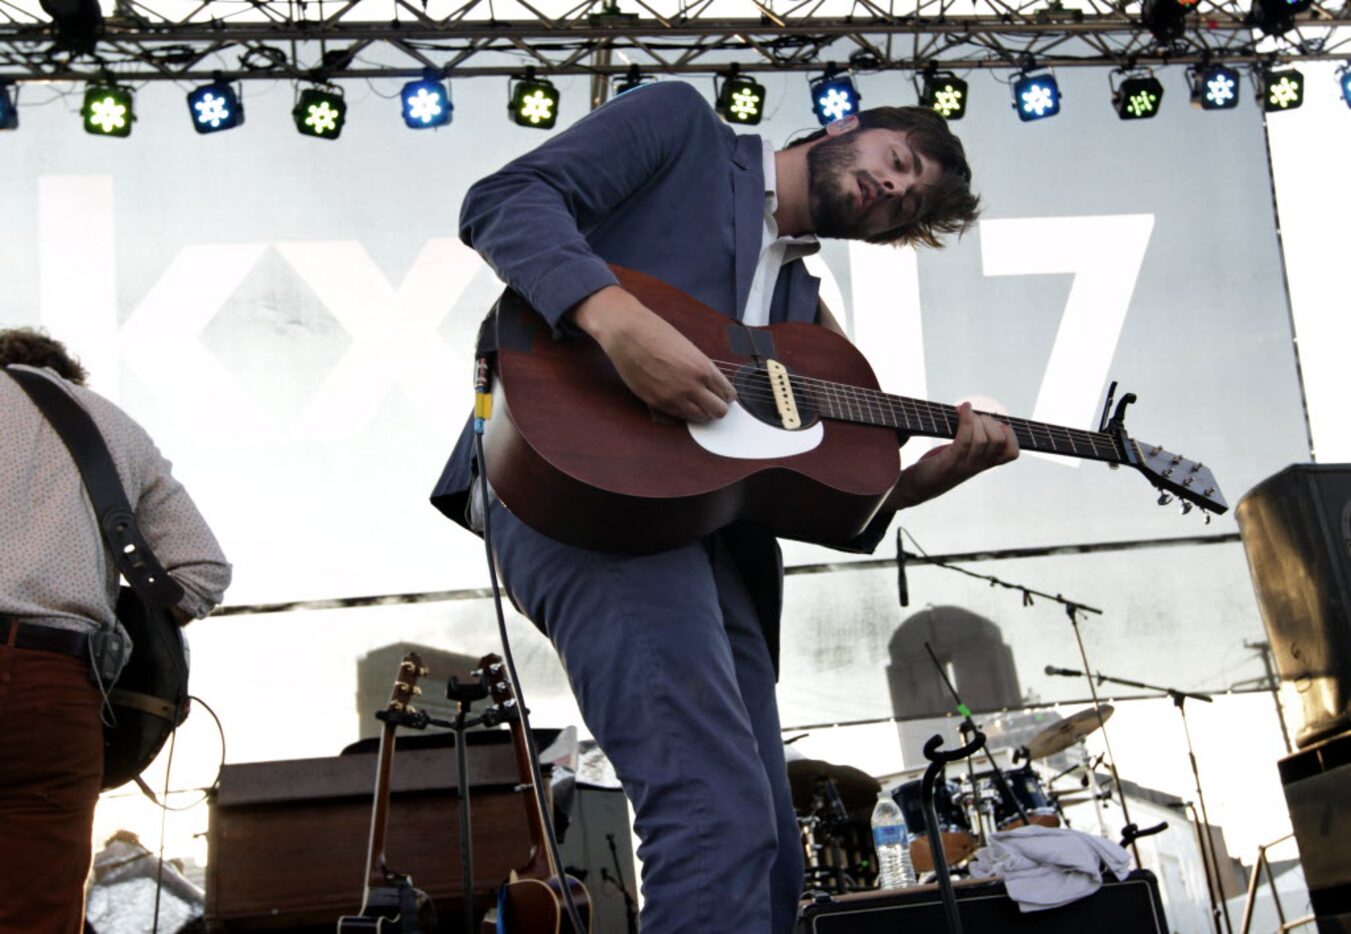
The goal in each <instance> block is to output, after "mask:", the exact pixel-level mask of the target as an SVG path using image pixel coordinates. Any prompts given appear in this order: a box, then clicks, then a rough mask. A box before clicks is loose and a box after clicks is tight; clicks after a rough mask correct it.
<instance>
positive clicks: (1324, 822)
mask: <svg viewBox="0 0 1351 934" xmlns="http://www.w3.org/2000/svg"><path fill="white" fill-rule="evenodd" d="M1278 765H1279V766H1280V772H1281V784H1282V785H1283V786H1284V788H1285V803H1286V805H1287V806H1288V807H1289V808H1290V826H1291V827H1292V828H1293V829H1294V831H1295V841H1296V842H1297V843H1298V844H1299V860H1300V865H1301V867H1302V868H1303V870H1304V881H1305V882H1306V883H1307V884H1308V886H1309V901H1310V902H1311V903H1312V905H1313V910H1314V915H1315V916H1316V917H1317V919H1318V931H1319V934H1348V932H1351V733H1343V734H1342V735H1341V736H1337V737H1334V738H1332V739H1328V740H1324V741H1323V742H1321V743H1316V744H1315V745H1313V746H1310V747H1309V748H1307V749H1302V750H1300V751H1299V752H1297V753H1295V754H1294V755H1292V756H1287V757H1286V758H1284V759H1282V760H1281V761H1280V762H1279V763H1278Z"/></svg>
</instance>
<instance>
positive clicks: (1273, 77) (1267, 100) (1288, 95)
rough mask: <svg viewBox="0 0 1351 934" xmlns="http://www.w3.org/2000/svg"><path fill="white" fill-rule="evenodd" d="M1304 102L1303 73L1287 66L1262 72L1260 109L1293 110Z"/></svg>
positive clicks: (1270, 111)
mask: <svg viewBox="0 0 1351 934" xmlns="http://www.w3.org/2000/svg"><path fill="white" fill-rule="evenodd" d="M1303 103H1304V75H1302V74H1300V73H1299V72H1298V71H1295V69H1293V68H1287V69H1285V70H1284V71H1263V72H1262V109H1263V110H1265V111H1266V112H1267V113H1273V112H1275V111H1278V110H1294V109H1295V108H1296V107H1298V106H1299V105H1300V104H1303Z"/></svg>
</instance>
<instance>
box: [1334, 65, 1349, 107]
mask: <svg viewBox="0 0 1351 934" xmlns="http://www.w3.org/2000/svg"><path fill="white" fill-rule="evenodd" d="M1337 80H1338V81H1339V82H1340V83H1341V86H1342V100H1344V101H1346V106H1348V107H1351V65H1348V66H1346V67H1344V68H1342V70H1341V71H1339V72H1338V73H1337Z"/></svg>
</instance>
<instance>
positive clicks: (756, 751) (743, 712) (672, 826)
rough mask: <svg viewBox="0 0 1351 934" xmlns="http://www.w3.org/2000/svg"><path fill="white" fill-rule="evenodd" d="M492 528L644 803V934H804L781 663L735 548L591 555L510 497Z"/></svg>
mask: <svg viewBox="0 0 1351 934" xmlns="http://www.w3.org/2000/svg"><path fill="white" fill-rule="evenodd" d="M491 522H492V528H491V534H492V539H493V547H494V552H495V554H496V557H497V563H498V566H499V567H500V568H501V571H502V577H503V580H504V581H505V583H506V587H507V589H508V591H509V593H510V594H511V598H512V600H513V602H514V603H515V604H516V606H517V607H518V608H519V609H520V610H521V611H522V612H523V613H524V614H525V615H526V616H527V617H529V618H530V619H531V620H532V621H533V622H534V623H535V624H536V625H537V626H539V627H540V628H541V629H543V630H544V631H545V632H546V633H547V634H548V636H549V638H550V639H551V640H552V641H553V643H554V646H555V647H556V648H557V650H558V654H559V656H560V657H561V658H562V661H563V667H564V669H565V670H566V671H567V675H568V680H569V682H570V683H571V685H572V690H573V693H574V694H575V695H576V697H577V702H578V705H579V706H580V708H581V711H582V717H583V719H584V720H585V721H586V725H587V727H588V728H589V729H590V730H591V733H592V735H593V736H595V738H596V741H597V742H598V743H599V744H600V747H601V749H603V750H604V751H605V754H606V756H608V757H609V759H610V761H611V763H612V764H613V765H614V767H615V772H616V774H618V776H619V778H620V780H621V781H622V782H623V783H624V791H625V793H626V794H627V795H628V798H629V801H630V802H631V803H632V805H633V810H634V815H635V820H634V827H635V830H636V831H637V834H638V838H639V841H640V842H639V846H638V857H639V858H640V859H641V860H642V863H643V896H644V904H643V911H642V918H641V921H642V930H643V934H674V932H677V931H678V932H681V934H688V932H689V931H700V932H720V931H726V932H729V934H731V932H736V934H789V932H791V931H792V929H793V925H794V920H795V917H796V912H797V900H798V896H799V895H800V893H801V891H802V872H803V856H802V845H801V838H800V836H799V832H798V827H797V822H796V820H795V818H794V816H793V803H792V798H791V795H790V792H789V788H788V776H787V769H786V767H785V765H784V758H783V742H782V738H781V736H780V732H779V714H778V708H777V705H776V702H775V696H774V668H773V664H772V662H771V659H770V655H769V650H768V648H767V647H766V644H765V639H764V635H763V631H762V629H761V627H760V622H759V619H758V618H757V616H756V614H755V611H754V609H753V607H752V604H751V599H750V595H749V593H748V592H747V590H746V585H745V582H744V581H743V580H742V578H741V574H740V572H739V570H738V569H737V567H736V564H735V562H734V561H733V560H732V556H731V555H729V554H728V553H727V550H726V548H725V546H723V545H722V544H721V543H720V542H719V541H718V539H717V537H716V536H714V537H712V538H711V539H709V540H707V541H705V542H700V543H696V544H693V545H688V546H685V547H683V548H678V549H675V550H673V551H667V552H663V553H661V554H656V555H642V556H632V555H620V554H610V553H601V552H594V551H586V550H584V549H579V548H573V547H571V546H568V545H563V544H560V543H558V542H556V541H554V540H552V539H550V538H546V537H545V536H543V535H541V534H539V533H538V532H536V531H534V530H533V529H531V528H530V527H529V526H527V525H525V524H524V523H522V522H521V521H520V520H519V519H517V518H516V517H515V516H513V515H512V514H511V513H510V512H509V511H507V509H506V508H505V507H503V506H502V505H501V504H500V503H498V502H496V501H494V502H493V505H492V513H491Z"/></svg>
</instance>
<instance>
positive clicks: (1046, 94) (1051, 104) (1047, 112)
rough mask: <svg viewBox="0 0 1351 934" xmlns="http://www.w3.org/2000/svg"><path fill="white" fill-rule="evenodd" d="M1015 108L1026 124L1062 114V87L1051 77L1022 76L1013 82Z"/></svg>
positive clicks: (1019, 117) (1020, 118)
mask: <svg viewBox="0 0 1351 934" xmlns="http://www.w3.org/2000/svg"><path fill="white" fill-rule="evenodd" d="M1013 106H1014V108H1015V109H1016V110H1017V111H1018V119H1019V120H1022V121H1024V122H1026V121H1029V120H1042V119H1044V118H1046V117H1054V116H1055V115H1056V114H1058V113H1060V85H1058V84H1057V83H1056V80H1055V78H1054V77H1052V76H1051V75H1021V76H1020V77H1019V78H1018V80H1017V81H1015V82H1013Z"/></svg>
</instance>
